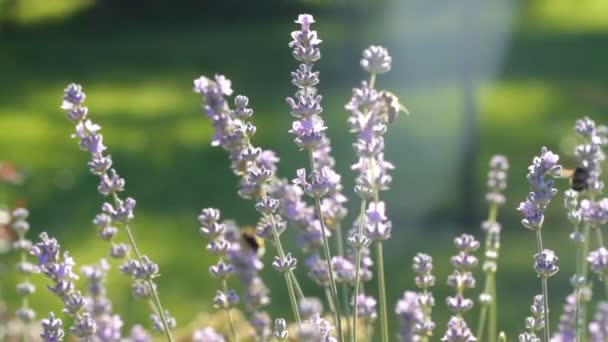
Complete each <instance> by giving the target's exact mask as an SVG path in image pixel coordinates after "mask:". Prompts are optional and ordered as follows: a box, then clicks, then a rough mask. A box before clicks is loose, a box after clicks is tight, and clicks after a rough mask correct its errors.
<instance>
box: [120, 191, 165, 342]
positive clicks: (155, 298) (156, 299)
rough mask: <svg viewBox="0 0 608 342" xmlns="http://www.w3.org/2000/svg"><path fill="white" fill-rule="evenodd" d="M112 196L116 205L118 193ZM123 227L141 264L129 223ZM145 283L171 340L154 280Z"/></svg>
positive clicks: (140, 256) (141, 260)
mask: <svg viewBox="0 0 608 342" xmlns="http://www.w3.org/2000/svg"><path fill="white" fill-rule="evenodd" d="M113 198H114V204H115V205H116V206H118V202H119V201H120V199H119V198H118V195H117V194H116V193H114V194H113ZM124 228H125V231H126V232H127V237H128V238H129V244H130V245H131V249H132V250H133V252H134V253H135V257H136V258H137V261H139V262H140V263H141V264H143V259H142V255H141V253H140V252H139V248H137V243H135V237H134V236H133V232H132V231H131V228H130V227H129V224H128V223H125V224H124ZM146 283H147V284H148V287H149V288H150V293H151V294H152V300H153V304H154V306H155V307H156V311H157V312H158V316H159V317H160V320H161V322H162V324H163V330H164V333H165V336H166V337H167V341H169V342H173V336H172V335H171V331H170V330H169V324H168V323H167V317H166V315H165V310H163V306H162V304H161V303H160V298H159V297H158V291H157V290H156V286H155V285H154V281H153V280H152V279H148V280H146Z"/></svg>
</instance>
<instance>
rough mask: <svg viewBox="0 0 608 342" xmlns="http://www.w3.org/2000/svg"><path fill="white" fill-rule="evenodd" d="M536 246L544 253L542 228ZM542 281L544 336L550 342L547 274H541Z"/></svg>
mask: <svg viewBox="0 0 608 342" xmlns="http://www.w3.org/2000/svg"><path fill="white" fill-rule="evenodd" d="M536 248H537V250H538V253H539V254H540V253H542V251H543V239H542V236H541V232H540V229H537V230H536ZM540 281H541V287H542V291H543V299H544V320H545V327H544V336H545V342H549V337H550V335H549V334H550V328H549V291H548V289H547V277H545V276H541V278H540Z"/></svg>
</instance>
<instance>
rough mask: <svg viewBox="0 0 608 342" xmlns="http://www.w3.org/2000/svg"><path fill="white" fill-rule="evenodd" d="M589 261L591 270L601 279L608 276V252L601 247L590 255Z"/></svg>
mask: <svg viewBox="0 0 608 342" xmlns="http://www.w3.org/2000/svg"><path fill="white" fill-rule="evenodd" d="M587 261H588V262H589V265H590V266H591V270H592V271H593V272H595V273H597V274H599V275H600V276H601V277H605V276H607V275H608V250H607V249H606V248H604V247H600V248H598V249H596V250H595V251H592V252H590V253H589V256H588V257H587Z"/></svg>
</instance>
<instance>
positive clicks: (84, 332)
mask: <svg viewBox="0 0 608 342" xmlns="http://www.w3.org/2000/svg"><path fill="white" fill-rule="evenodd" d="M32 254H33V255H35V256H36V257H37V258H38V267H39V268H40V271H41V272H42V273H43V274H44V275H45V276H47V277H48V278H49V279H50V280H51V281H52V282H53V284H52V285H49V286H48V288H49V290H50V291H51V292H52V293H53V294H54V295H55V296H57V297H59V299H61V301H62V302H63V305H64V309H63V312H65V313H66V314H68V315H70V316H71V317H72V318H73V319H74V325H73V326H72V327H71V328H70V331H71V332H72V333H73V334H74V335H76V336H78V337H81V338H89V337H91V336H93V335H94V334H95V332H96V330H97V325H96V323H95V320H94V318H93V317H92V316H91V314H90V313H89V312H87V311H86V308H85V304H86V300H85V298H84V297H83V296H82V294H81V292H80V291H78V290H76V288H75V286H74V280H76V279H78V276H77V275H76V274H75V273H74V271H73V268H74V265H75V262H74V259H73V258H72V257H70V255H69V254H68V252H67V251H66V252H64V253H63V255H61V250H60V246H59V243H57V240H56V239H54V238H50V237H49V236H48V235H47V234H46V233H41V234H40V241H39V242H38V243H36V244H35V245H34V246H33V247H32ZM49 319H50V318H49ZM47 323H48V322H47ZM42 325H43V328H44V325H45V324H44V323H43V324H42Z"/></svg>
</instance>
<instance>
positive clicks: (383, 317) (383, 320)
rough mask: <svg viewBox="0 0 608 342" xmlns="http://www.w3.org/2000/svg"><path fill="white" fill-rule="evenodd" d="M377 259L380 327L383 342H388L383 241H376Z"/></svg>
mask: <svg viewBox="0 0 608 342" xmlns="http://www.w3.org/2000/svg"><path fill="white" fill-rule="evenodd" d="M376 259H377V260H378V292H379V297H380V326H381V334H380V335H381V337H382V342H388V315H387V310H386V284H385V280H384V252H383V251H382V241H376Z"/></svg>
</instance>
